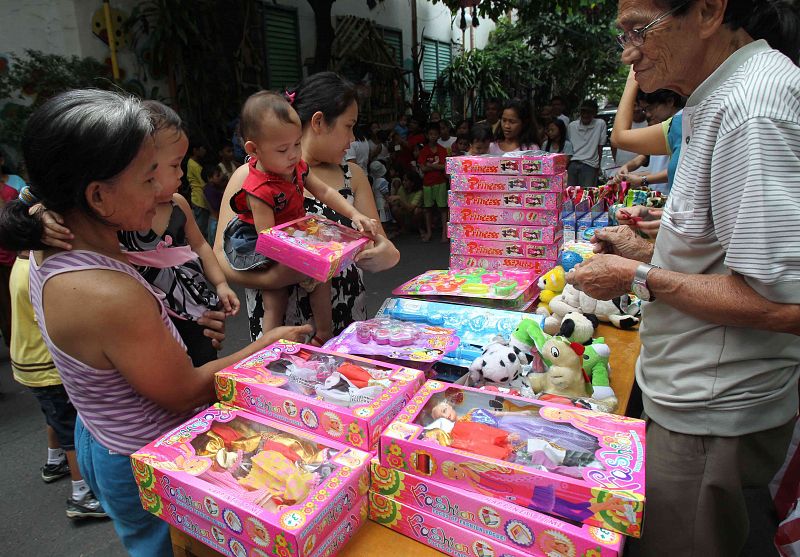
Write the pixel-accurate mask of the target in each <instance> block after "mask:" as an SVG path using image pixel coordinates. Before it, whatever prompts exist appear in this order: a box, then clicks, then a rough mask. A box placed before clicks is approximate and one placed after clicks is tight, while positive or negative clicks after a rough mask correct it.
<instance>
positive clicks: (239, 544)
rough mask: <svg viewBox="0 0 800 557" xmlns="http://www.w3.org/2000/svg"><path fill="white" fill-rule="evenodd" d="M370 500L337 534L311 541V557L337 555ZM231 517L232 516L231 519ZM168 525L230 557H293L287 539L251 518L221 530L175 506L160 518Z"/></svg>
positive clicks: (363, 517)
mask: <svg viewBox="0 0 800 557" xmlns="http://www.w3.org/2000/svg"><path fill="white" fill-rule="evenodd" d="M368 501H369V500H368V499H367V497H362V498H361V499H360V501H359V502H358V503H357V504H356V505H355V506H354V508H353V509H351V510H350V511H349V513H347V514H343V515H341V516H340V517H339V518H338V520H337V524H338V526H337V527H336V530H334V531H333V532H332V533H330V534H329V535H328V536H326V537H325V538H324V539H322V540H321V541H319V542H317V541H316V539H313V538H312V539H310V541H309V546H310V547H313V553H306V554H307V555H309V557H329V556H331V555H335V554H336V553H338V552H339V551H340V550H341V549H342V547H343V546H344V545H345V544H346V543H347V542H348V541H349V540H350V539H351V538H352V537H353V536H354V535H355V533H356V532H357V531H358V530H359V529H360V527H361V526H362V525H363V523H364V520H366V517H367V515H368V512H369V506H368ZM229 516H230V515H229ZM161 518H162V519H164V521H165V522H167V523H168V524H171V525H173V526H175V527H176V528H178V529H180V530H183V531H184V532H186V533H187V534H189V535H190V536H192V537H193V538H195V539H197V540H199V541H200V542H202V543H204V544H205V545H207V546H208V547H210V548H211V549H213V550H215V551H217V552H218V553H221V554H222V555H226V556H228V557H271V556H273V555H292V553H291V552H290V551H291V546H290V545H289V542H288V541H287V540H286V539H285V538H279V537H278V536H276V537H275V538H274V539H271V538H269V537H268V535H267V533H266V530H265V529H264V528H263V525H261V524H258V523H257V522H256V521H255V519H253V518H252V517H248V518H247V519H245V523H244V525H243V527H242V528H239V527H238V526H237V527H236V530H239V531H238V532H237V531H236V530H233V531H231V530H230V528H224V527H220V525H219V521H209V520H203V519H202V518H200V517H198V516H197V515H196V514H195V513H193V512H191V511H189V510H187V509H185V508H184V507H179V506H178V505H176V504H175V503H169V504H168V505H167V510H166V512H165V513H164V514H163V515H162V516H161Z"/></svg>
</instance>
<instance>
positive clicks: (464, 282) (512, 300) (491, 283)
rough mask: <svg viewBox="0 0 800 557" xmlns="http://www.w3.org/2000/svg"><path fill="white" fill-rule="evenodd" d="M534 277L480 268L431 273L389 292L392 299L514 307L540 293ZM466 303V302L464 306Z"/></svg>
mask: <svg viewBox="0 0 800 557" xmlns="http://www.w3.org/2000/svg"><path fill="white" fill-rule="evenodd" d="M536 283H537V277H536V276H535V275H534V274H533V273H529V272H526V271H487V270H486V269H482V268H477V267H475V268H463V267H462V268H458V269H454V268H451V269H450V270H433V271H427V272H425V273H422V274H421V275H419V276H416V277H414V278H413V279H411V280H409V281H408V282H405V283H403V284H401V285H400V286H398V287H397V288H395V289H394V290H392V294H394V295H395V296H424V297H428V296H438V297H442V296H443V297H446V298H448V299H458V298H462V299H465V300H468V299H470V298H476V299H479V300H481V301H482V303H489V302H490V301H493V300H494V301H500V302H506V303H507V304H509V305H515V304H518V303H520V302H523V301H527V300H529V299H531V298H533V297H535V296H536V295H538V293H539V289H538V287H537V285H536ZM465 303H466V302H465Z"/></svg>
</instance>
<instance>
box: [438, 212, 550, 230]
mask: <svg viewBox="0 0 800 557" xmlns="http://www.w3.org/2000/svg"><path fill="white" fill-rule="evenodd" d="M560 216H561V215H560V213H559V212H558V211H549V210H541V209H505V208H502V207H499V208H496V207H451V208H450V222H453V223H464V224H514V225H517V224H518V225H522V226H558V224H559V217H560Z"/></svg>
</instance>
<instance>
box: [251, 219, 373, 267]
mask: <svg viewBox="0 0 800 557" xmlns="http://www.w3.org/2000/svg"><path fill="white" fill-rule="evenodd" d="M367 243H369V238H367V237H366V236H365V235H364V234H362V233H361V232H358V231H357V230H353V229H352V228H348V227H346V226H343V225H341V224H339V223H336V222H333V221H330V220H328V219H326V218H322V217H318V216H305V217H303V218H301V219H297V220H293V221H291V222H287V223H284V224H280V225H278V226H273V227H272V228H268V229H267V230H263V231H261V232H260V233H259V235H258V242H257V243H256V250H257V251H258V252H259V253H261V254H262V255H264V256H266V257H268V258H270V259H272V260H273V261H277V262H278V263H283V264H284V265H286V266H287V267H291V268H292V269H294V270H296V271H300V272H301V273H303V274H304V275H307V276H309V277H311V278H313V279H315V280H318V281H320V282H327V281H329V280H330V279H331V277H334V276H336V274H338V273H339V271H340V270H342V269H343V268H345V267H347V266H348V265H350V264H351V263H352V262H353V261H354V260H355V257H356V255H358V253H359V252H360V251H361V250H362V249H364V247H365V246H366V245H367Z"/></svg>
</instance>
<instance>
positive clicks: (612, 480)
mask: <svg viewBox="0 0 800 557" xmlns="http://www.w3.org/2000/svg"><path fill="white" fill-rule="evenodd" d="M644 443H645V427H644V422H643V421H642V420H636V419H632V418H625V417H622V416H616V415H613V414H605V413H601V412H593V411H589V410H583V409H578V408H574V407H567V406H562V405H559V404H552V403H546V402H542V401H532V400H528V399H525V398H522V397H516V396H509V395H500V394H497V393H492V392H486V391H481V390H478V389H472V388H469V387H461V386H459V385H451V384H447V383H442V382H439V381H428V382H427V383H426V384H425V386H424V387H423V388H422V389H421V390H420V391H419V392H418V393H417V395H416V396H415V397H414V398H413V399H412V400H411V402H410V403H409V404H408V405H407V406H406V407H405V409H404V410H403V412H401V413H400V415H398V417H397V418H396V419H395V421H394V422H392V424H390V425H389V427H387V428H386V430H385V431H384V433H383V435H381V445H380V461H381V465H382V466H385V467H387V468H393V469H396V470H400V471H404V472H409V473H411V474H414V475H416V476H420V477H424V478H430V479H432V480H434V481H437V482H441V483H443V484H446V485H450V486H453V487H457V488H460V489H465V490H468V491H474V492H477V493H479V494H481V495H485V496H487V497H492V498H495V499H502V500H505V501H508V502H510V503H513V504H515V505H517V506H520V507H525V508H528V509H533V510H535V511H538V512H544V513H548V514H553V515H556V516H558V517H560V518H562V519H566V520H569V521H574V522H576V523H583V524H587V525H589V526H597V527H600V528H604V529H607V530H613V531H615V532H619V533H622V534H626V535H631V536H637V537H638V536H639V535H640V533H641V525H642V519H643V514H644V503H645V478H644V474H645V472H644V471H645V447H644Z"/></svg>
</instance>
